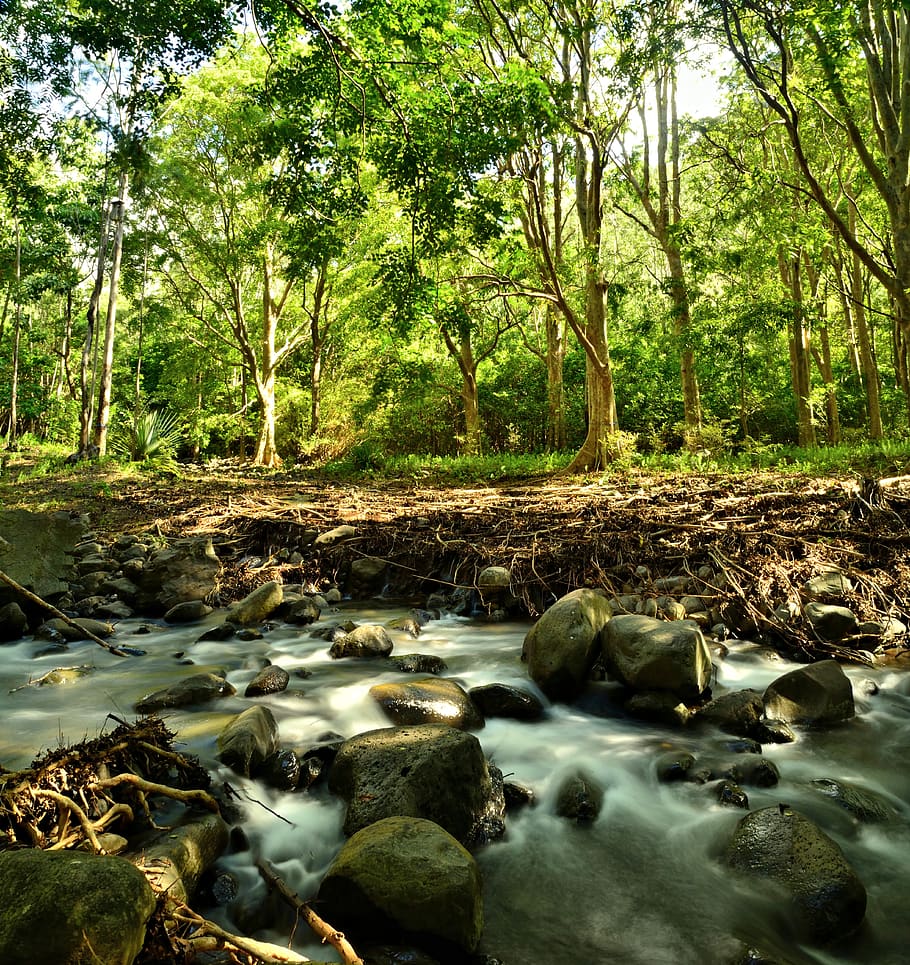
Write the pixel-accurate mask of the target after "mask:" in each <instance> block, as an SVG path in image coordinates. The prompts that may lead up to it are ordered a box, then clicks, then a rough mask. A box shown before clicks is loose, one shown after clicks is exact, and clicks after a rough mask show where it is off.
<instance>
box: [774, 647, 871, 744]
mask: <svg viewBox="0 0 910 965" xmlns="http://www.w3.org/2000/svg"><path fill="white" fill-rule="evenodd" d="M763 700H764V704H765V716H766V717H767V718H769V719H771V720H780V721H784V722H788V723H796V724H830V723H836V722H838V721H842V720H848V719H849V718H851V717H852V716H853V715H854V713H855V707H854V704H853V687H852V685H851V683H850V678H849V677H848V676H847V675H846V674H845V673H844V671H843V669H842V668H841V665H840V664H839V663H838V662H837V661H836V660H820V661H819V662H818V663H813V664H809V665H808V666H806V667H798V668H797V669H796V670H791V671H790V672H789V673H785V674H784V675H783V676H782V677H778V678H777V680H774V681H772V682H771V683H770V684H769V685H768V687H767V688H766V690H765V693H764V696H763ZM759 739H760V738H759Z"/></svg>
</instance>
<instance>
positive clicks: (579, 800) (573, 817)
mask: <svg viewBox="0 0 910 965" xmlns="http://www.w3.org/2000/svg"><path fill="white" fill-rule="evenodd" d="M603 799H604V791H603V788H602V787H601V786H600V784H598V783H597V781H595V780H594V778H592V777H591V776H590V775H588V774H584V773H578V774H573V775H571V776H570V777H567V778H565V780H563V782H562V783H561V784H560V786H559V790H558V791H557V794H556V813H557V814H558V815H559V817H561V818H568V819H569V820H570V821H575V823H576V824H591V823H592V822H594V821H596V820H597V816H598V815H599V814H600V809H601V807H602V806H603Z"/></svg>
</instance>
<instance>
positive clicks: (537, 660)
mask: <svg viewBox="0 0 910 965" xmlns="http://www.w3.org/2000/svg"><path fill="white" fill-rule="evenodd" d="M610 615H611V610H610V604H609V603H608V602H607V599H606V597H604V596H602V595H601V594H600V593H597V592H596V591H595V590H591V589H588V588H586V587H582V588H581V589H579V590H573V591H572V592H571V593H567V594H566V595H565V596H564V597H562V598H561V599H559V600H557V601H556V602H555V603H554V604H553V605H552V606H551V607H550V608H549V609H548V610H546V611H545V612H544V614H543V615H542V616H541V618H540V619H539V620H538V621H537V623H535V624H534V626H533V627H531V629H530V630H529V631H528V633H527V635H526V636H525V641H524V656H525V657H526V659H527V661H528V673H529V674H530V676H531V679H532V680H533V681H534V682H535V683H536V684H537V685H538V686H539V687H540V689H541V690H542V691H543V692H544V693H545V694H546V695H547V697H549V698H550V700H572V699H574V698H575V697H577V696H578V694H580V693H581V691H582V690H583V689H584V687H585V684H586V683H587V681H588V677H589V676H590V673H591V669H592V668H593V666H594V663H595V661H596V660H597V657H598V651H599V646H600V645H599V634H600V631H601V629H602V628H603V627H604V626H605V625H606V624H607V622H608V621H609V619H610Z"/></svg>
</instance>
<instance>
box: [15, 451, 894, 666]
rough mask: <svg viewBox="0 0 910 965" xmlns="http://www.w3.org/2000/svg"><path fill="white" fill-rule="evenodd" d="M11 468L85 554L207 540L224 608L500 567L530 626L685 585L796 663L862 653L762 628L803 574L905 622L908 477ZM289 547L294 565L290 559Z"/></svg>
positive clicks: (433, 580) (430, 582)
mask: <svg viewBox="0 0 910 965" xmlns="http://www.w3.org/2000/svg"><path fill="white" fill-rule="evenodd" d="M18 468H19V470H20V472H18V474H17V467H16V466H15V465H9V466H7V468H6V470H5V475H4V476H3V477H0V505H5V506H9V507H14V506H18V507H22V508H29V509H32V510H40V509H62V510H67V511H71V512H78V513H85V514H87V515H88V517H89V519H90V522H91V525H92V527H93V528H94V530H95V532H96V534H97V535H98V536H99V537H102V538H113V537H114V536H116V535H117V534H119V533H124V532H126V533H136V534H143V535H145V536H148V535H149V534H151V536H152V537H153V538H155V539H173V538H177V537H181V536H188V535H196V534H201V533H208V534H212V535H213V536H214V537H215V538H216V543H217V546H218V549H219V553H220V555H222V557H223V559H224V561H225V579H224V587H223V592H224V595H225V596H226V597H227V599H231V598H236V597H237V596H239V595H240V594H242V593H244V592H246V591H247V590H248V589H251V588H252V587H254V586H256V585H258V584H259V583H261V582H262V581H263V579H269V578H279V579H282V580H283V581H284V582H285V583H292V582H317V581H319V580H341V579H344V578H345V577H346V575H347V572H348V570H349V568H350V565H351V562H352V561H353V560H355V559H357V558H358V557H364V556H375V557H379V558H381V559H383V560H386V561H387V562H388V563H389V564H390V566H389V573H390V574H391V577H390V583H391V584H392V586H393V588H394V589H397V590H400V591H402V592H410V591H420V592H422V593H427V592H430V591H431V590H434V589H439V590H442V591H446V590H451V589H452V588H454V587H459V586H460V587H475V586H476V583H477V577H478V575H479V573H480V571H481V570H482V569H484V568H485V567H486V566H490V565H498V566H504V567H508V568H510V570H511V574H512V592H513V593H514V595H515V597H516V598H517V604H516V606H517V607H518V608H519V609H521V610H523V611H524V612H526V613H527V614H528V615H530V616H536V615H537V614H539V613H540V612H541V611H542V610H543V609H544V608H546V606H548V605H549V604H550V603H551V602H552V601H553V600H554V599H556V598H558V597H559V596H560V595H562V594H563V593H565V592H566V591H568V590H571V589H574V588H575V587H578V586H583V585H588V586H602V587H604V588H606V589H607V590H608V591H609V592H615V593H621V592H624V590H628V589H629V588H631V585H632V584H635V585H636V588H640V586H641V585H642V583H644V586H645V590H646V592H647V590H648V588H649V587H650V588H652V590H653V593H654V595H658V593H659V588H658V587H655V586H654V581H655V580H657V579H659V578H663V577H671V576H676V575H686V576H688V577H689V578H690V590H689V592H693V589H694V592H696V594H697V593H699V592H700V593H703V594H704V595H706V596H711V597H712V598H713V599H721V600H722V601H723V602H724V603H725V605H727V606H734V607H737V608H738V609H739V611H740V613H739V616H740V618H742V619H745V620H746V621H747V622H748V621H749V620H751V621H754V623H755V626H756V632H758V633H764V634H768V635H770V636H771V637H772V638H773V639H774V641H775V643H776V644H779V645H782V646H783V647H784V648H785V649H789V650H790V651H791V652H793V653H794V654H796V655H803V656H805V657H807V658H811V657H818V656H822V655H829V654H830V655H834V656H838V657H842V658H844V659H853V660H858V661H859V662H866V661H867V658H868V652H867V651H865V650H862V648H857V647H856V646H851V647H850V648H849V651H848V652H843V651H842V649H841V648H838V647H835V646H832V645H830V644H827V643H825V642H824V641H820V640H818V639H817V638H814V636H813V635H812V634H811V633H807V632H806V631H805V630H801V629H799V628H798V627H797V628H790V627H782V626H780V625H779V624H780V621H778V620H776V619H775V618H774V616H773V613H772V610H773V607H775V606H777V605H779V604H781V603H783V602H786V601H788V600H789V601H796V602H798V601H799V599H800V595H799V590H800V587H801V586H802V584H803V583H804V582H805V580H807V579H808V578H809V577H810V576H812V575H815V574H816V573H818V572H819V571H821V570H824V569H830V568H837V569H840V570H841V571H842V572H843V573H845V574H846V575H847V576H848V577H849V578H850V580H851V581H852V583H853V586H854V592H853V593H852V594H850V598H849V599H845V600H840V601H832V602H843V603H845V604H847V605H849V606H850V607H851V609H853V611H854V612H855V613H856V614H857V616H858V617H859V619H860V620H861V621H870V620H879V621H880V620H882V619H883V618H885V617H893V618H896V619H898V620H900V621H902V622H903V623H905V624H910V476H896V477H892V478H891V479H887V480H877V479H861V478H859V479H858V478H855V477H854V478H846V477H845V478H840V479H838V478H810V477H806V476H800V475H784V474H770V473H767V474H755V475H750V476H730V475H701V476H695V475H689V474H687V475H685V476H661V477H657V476H648V475H639V474H631V473H628V474H625V475H622V476H604V477H597V478H591V479H584V478H581V477H566V476H555V477H547V478H540V479H536V480H527V479H523V480H520V481H516V482H515V483H512V484H510V483H508V482H505V483H497V484H496V485H489V486H478V485H472V486H464V487H461V486H451V485H445V486H443V485H436V484H433V482H432V481H431V480H423V481H421V480H415V479H413V478H412V479H410V480H407V481H388V482H383V483H382V484H381V485H379V484H373V483H369V482H366V483H342V482H338V481H337V480H329V479H326V478H321V477H320V476H319V475H318V474H315V473H313V472H309V471H292V472H282V473H275V472H267V473H262V472H256V471H255V470H253V469H251V468H250V467H242V466H231V465H222V466H220V467H218V468H217V469H214V470H212V469H210V470H201V469H196V468H194V469H191V470H187V471H185V472H184V473H183V474H182V475H181V476H180V477H168V478H160V477H155V476H150V475H144V476H140V475H135V474H133V475H127V474H123V473H122V472H118V471H115V470H108V469H106V468H103V467H99V466H93V465H91V464H80V465H78V466H75V467H67V469H65V470H61V471H59V472H58V473H57V474H53V475H44V476H36V475H28V474H27V473H24V472H21V469H22V467H18ZM340 524H348V525H351V526H353V527H354V528H355V536H354V538H353V539H350V540H347V541H344V542H341V543H338V544H335V545H333V546H331V547H326V548H321V549H319V550H318V551H315V550H314V549H313V548H312V546H310V545H309V544H310V543H311V540H312V538H313V536H314V535H315V534H316V533H317V532H319V533H323V532H326V531H328V530H330V529H332V528H333V527H335V526H338V525H340ZM298 549H299V550H300V551H301V552H300V555H301V556H302V557H303V559H302V560H300V559H298V558H297V557H291V555H290V554H291V553H292V552H293V551H294V550H298ZM641 567H646V568H647V575H644V571H643V570H641V569H640V568H641ZM704 567H710V569H711V575H708V574H707V570H706V569H703V568H704ZM700 569H701V570H702V576H701V577H699V576H698V575H697V574H698V572H699V570H700ZM223 602H227V600H224V601H223ZM905 638H906V635H905ZM893 649H895V650H896V651H897V652H898V653H900V652H901V651H902V649H903V648H901V647H897V648H893Z"/></svg>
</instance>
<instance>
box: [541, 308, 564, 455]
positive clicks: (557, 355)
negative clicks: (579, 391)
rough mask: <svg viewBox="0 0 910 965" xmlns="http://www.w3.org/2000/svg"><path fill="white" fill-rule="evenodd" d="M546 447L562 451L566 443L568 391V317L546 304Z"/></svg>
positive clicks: (553, 450) (554, 450)
mask: <svg viewBox="0 0 910 965" xmlns="http://www.w3.org/2000/svg"><path fill="white" fill-rule="evenodd" d="M544 310H545V312H546V319H545V324H546V333H547V449H549V450H550V452H561V451H562V450H563V449H565V447H566V392H565V381H564V376H563V369H564V367H565V359H566V321H565V319H564V318H563V317H562V316H561V315H560V314H559V313H558V312H557V311H556V310H555V309H554V308H553V306H552V305H549V304H547V305H546V307H545V309H544Z"/></svg>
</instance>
